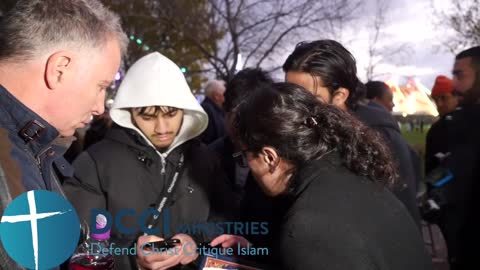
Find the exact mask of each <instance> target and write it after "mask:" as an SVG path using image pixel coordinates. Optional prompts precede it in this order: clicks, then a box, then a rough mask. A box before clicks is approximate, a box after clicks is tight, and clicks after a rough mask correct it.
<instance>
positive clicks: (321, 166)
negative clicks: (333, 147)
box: [288, 151, 342, 197]
mask: <svg viewBox="0 0 480 270" xmlns="http://www.w3.org/2000/svg"><path fill="white" fill-rule="evenodd" d="M341 167H342V160H341V158H340V154H339V153H338V152H337V151H332V152H329V153H326V154H325V155H324V156H322V157H321V158H319V159H315V160H310V161H307V162H306V163H305V164H303V165H302V166H300V167H299V168H298V169H297V171H296V172H295V175H294V177H293V181H292V185H291V186H290V189H289V192H288V193H289V195H291V196H293V197H298V196H299V195H300V194H301V193H302V192H303V191H304V190H305V189H306V188H307V187H308V186H309V185H310V183H311V182H312V181H313V180H314V179H316V178H317V176H318V175H319V174H322V173H323V172H325V171H338V170H340V168H341Z"/></svg>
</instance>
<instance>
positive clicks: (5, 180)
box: [0, 85, 72, 269]
mask: <svg viewBox="0 0 480 270" xmlns="http://www.w3.org/2000/svg"><path fill="white" fill-rule="evenodd" d="M0 116H1V117H0V165H1V166H0V167H1V168H2V169H3V172H4V176H5V177H1V178H0V182H1V183H0V184H1V185H0V186H1V187H4V188H2V189H1V190H0V197H1V203H0V216H1V215H2V214H3V211H4V209H5V207H6V206H7V205H8V203H9V202H10V201H11V200H12V199H15V197H17V196H18V195H20V194H22V193H23V192H25V191H29V190H39V189H45V190H50V191H55V192H58V193H60V194H63V192H62V189H61V185H60V184H59V182H58V179H59V177H63V176H65V177H66V176H68V175H71V173H72V169H71V167H70V165H69V164H68V162H67V161H66V160H65V159H64V158H63V153H64V152H65V150H66V148H65V147H64V146H61V145H57V144H56V142H57V137H58V135H59V134H58V132H57V130H56V129H55V128H54V127H52V126H51V125H49V124H48V123H47V122H46V121H45V120H43V119H42V118H41V117H40V116H38V115H37V114H35V113H34V112H33V111H31V110H30V109H29V108H27V107H26V106H25V105H23V104H22V103H21V102H20V101H19V100H17V99H16V98H15V97H14V96H13V95H11V94H10V93H9V92H8V91H7V90H6V89H5V88H4V87H3V86H1V85H0ZM0 255H1V256H0V266H1V265H5V264H8V265H10V266H9V267H8V268H9V269H19V267H17V266H13V263H12V262H11V261H9V259H8V258H6V257H5V256H4V255H5V254H3V250H2V248H1V247H0Z"/></svg>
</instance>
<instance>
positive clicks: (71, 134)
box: [58, 129, 75, 137]
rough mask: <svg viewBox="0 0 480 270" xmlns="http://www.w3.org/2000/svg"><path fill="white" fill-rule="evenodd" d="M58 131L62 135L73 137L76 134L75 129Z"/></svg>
mask: <svg viewBox="0 0 480 270" xmlns="http://www.w3.org/2000/svg"><path fill="white" fill-rule="evenodd" d="M58 133H60V136H62V137H71V136H73V135H74V134H75V129H71V130H59V131H58Z"/></svg>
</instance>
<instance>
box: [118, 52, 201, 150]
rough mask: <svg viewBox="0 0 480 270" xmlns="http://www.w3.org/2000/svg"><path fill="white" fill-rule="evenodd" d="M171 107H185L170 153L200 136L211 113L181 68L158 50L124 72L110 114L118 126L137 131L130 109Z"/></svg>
mask: <svg viewBox="0 0 480 270" xmlns="http://www.w3.org/2000/svg"><path fill="white" fill-rule="evenodd" d="M147 106H170V107H175V108H179V109H183V123H182V126H181V128H180V131H179V132H178V134H177V136H176V138H175V140H174V141H173V142H172V144H171V145H170V147H169V148H168V149H167V151H166V152H165V153H164V154H165V155H167V154H168V153H169V152H171V151H172V150H173V149H174V148H176V147H177V146H179V145H181V144H182V143H184V142H186V141H188V140H190V139H192V138H194V137H197V136H198V135H200V134H201V133H202V132H203V131H204V130H205V129H206V128H207V125H208V116H207V114H206V113H205V111H204V110H203V109H202V107H201V106H200V104H199V103H198V102H197V99H196V98H195V96H194V95H193V94H192V92H191V90H190V87H189V86H188V84H187V81H186V80H185V76H184V75H183V73H182V71H181V70H180V68H179V67H178V66H177V65H176V64H175V63H173V62H172V61H171V60H170V59H168V58H166V57H165V56H163V55H162V54H160V53H158V52H154V53H151V54H148V55H146V56H144V57H142V58H140V59H139V60H138V61H137V62H135V64H133V65H132V66H131V67H130V69H129V70H128V72H127V74H126V75H125V77H124V79H123V81H122V83H121V85H120V87H119V89H118V92H117V95H116V97H115V102H114V103H113V106H112V109H111V110H110V116H111V118H112V120H113V121H114V122H115V123H116V124H118V125H119V126H122V127H125V128H130V129H133V130H135V131H137V132H138V133H139V134H140V135H141V136H142V137H144V139H145V140H146V141H147V142H148V143H149V144H150V145H151V146H152V147H153V144H152V143H151V142H150V140H149V139H148V138H147V137H146V136H145V135H144V134H143V133H142V132H141V131H140V130H139V129H138V128H137V127H136V126H135V125H134V124H133V122H132V116H131V113H130V110H128V109H129V108H138V107H147Z"/></svg>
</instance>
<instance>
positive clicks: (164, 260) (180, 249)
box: [137, 234, 198, 270]
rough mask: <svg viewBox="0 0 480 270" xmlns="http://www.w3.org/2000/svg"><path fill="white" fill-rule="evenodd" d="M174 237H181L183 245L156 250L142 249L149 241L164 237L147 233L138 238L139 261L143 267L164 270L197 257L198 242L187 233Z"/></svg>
mask: <svg viewBox="0 0 480 270" xmlns="http://www.w3.org/2000/svg"><path fill="white" fill-rule="evenodd" d="M172 238H176V239H179V240H180V242H181V245H178V246H176V247H174V248H172V249H169V250H168V251H163V252H154V251H146V250H142V245H144V244H145V243H149V242H155V241H162V240H164V239H163V238H160V237H157V236H153V235H147V236H140V237H139V238H138V240H137V263H138V264H139V265H140V266H141V267H142V268H143V269H149V270H164V269H169V268H171V267H174V266H176V265H178V264H182V265H185V264H189V263H191V262H192V261H194V260H195V259H197V257H198V254H197V253H196V249H197V244H196V243H195V241H194V240H193V239H192V238H191V237H190V236H188V235H186V234H177V235H175V236H173V237H172Z"/></svg>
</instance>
